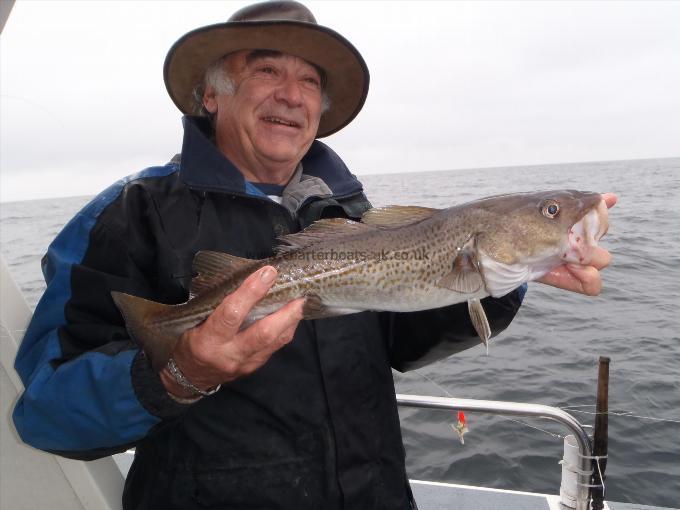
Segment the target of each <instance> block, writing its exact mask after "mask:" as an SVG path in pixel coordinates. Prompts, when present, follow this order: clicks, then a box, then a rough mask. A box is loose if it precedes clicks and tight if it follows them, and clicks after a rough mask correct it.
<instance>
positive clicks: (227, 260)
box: [189, 251, 261, 299]
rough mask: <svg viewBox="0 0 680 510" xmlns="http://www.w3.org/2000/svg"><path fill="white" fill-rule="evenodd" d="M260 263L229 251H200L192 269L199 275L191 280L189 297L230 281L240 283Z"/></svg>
mask: <svg viewBox="0 0 680 510" xmlns="http://www.w3.org/2000/svg"><path fill="white" fill-rule="evenodd" d="M260 265H261V261H259V260H252V259H245V258H242V257H236V256H235V255H230V254H229V253H221V252H216V251H199V252H198V253H197V254H196V256H195V257H194V262H193V266H192V270H193V271H194V273H198V275H197V276H196V277H194V278H193V279H192V280H191V288H190V289H189V299H191V298H194V297H196V296H198V295H199V294H202V293H203V292H206V291H208V290H210V289H214V288H215V287H217V286H219V285H222V284H224V283H227V282H229V281H233V282H234V284H236V283H239V282H240V281H241V280H243V278H244V277H245V276H247V275H248V274H250V273H252V272H253V271H255V268H256V267H259V266H260Z"/></svg>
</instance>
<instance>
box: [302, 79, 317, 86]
mask: <svg viewBox="0 0 680 510" xmlns="http://www.w3.org/2000/svg"><path fill="white" fill-rule="evenodd" d="M303 81H304V82H305V83H308V84H309V85H313V86H314V87H319V80H317V79H316V78H312V77H311V76H310V77H307V78H304V80H303Z"/></svg>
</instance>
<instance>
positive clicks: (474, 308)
mask: <svg viewBox="0 0 680 510" xmlns="http://www.w3.org/2000/svg"><path fill="white" fill-rule="evenodd" d="M467 303H468V313H469V314H470V320H471V321H472V325H473V326H474V328H475V331H476V332H477V334H478V335H479V338H480V339H481V340H482V343H483V344H484V346H485V347H486V354H487V356H488V354H489V338H491V326H489V319H487V318H486V312H485V311H484V307H483V306H482V302H481V301H480V300H479V299H477V298H472V299H468V302H467Z"/></svg>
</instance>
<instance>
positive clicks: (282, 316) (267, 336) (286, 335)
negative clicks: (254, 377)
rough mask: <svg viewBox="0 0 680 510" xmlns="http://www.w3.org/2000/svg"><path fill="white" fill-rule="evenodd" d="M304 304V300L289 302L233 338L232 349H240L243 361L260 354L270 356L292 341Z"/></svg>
mask: <svg viewBox="0 0 680 510" xmlns="http://www.w3.org/2000/svg"><path fill="white" fill-rule="evenodd" d="M304 302H305V300H304V299H296V300H295V301H291V302H290V303H288V304H287V305H286V306H284V307H283V308H281V309H280V310H278V311H276V312H274V313H272V314H271V315H268V316H267V317H264V318H262V319H260V320H259V321H257V322H255V323H254V324H252V325H251V326H249V327H248V328H247V329H246V330H245V331H243V332H242V333H241V334H239V335H238V336H237V337H235V338H234V342H236V343H235V344H234V347H238V348H240V350H241V353H242V355H243V357H244V359H245V358H248V357H256V356H259V355H261V354H264V355H270V354H271V353H272V352H274V351H276V350H277V349H280V348H281V347H283V346H284V345H285V344H287V343H288V342H290V340H292V338H293V333H294V332H295V328H296V327H297V325H298V323H299V322H300V320H301V319H302V308H303V306H304ZM239 344H240V345H239Z"/></svg>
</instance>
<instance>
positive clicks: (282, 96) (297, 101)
mask: <svg viewBox="0 0 680 510" xmlns="http://www.w3.org/2000/svg"><path fill="white" fill-rule="evenodd" d="M274 98H275V99H276V100H277V101H282V102H284V103H286V104H287V105H288V106H291V107H293V106H301V105H302V91H301V90H300V84H299V83H298V81H297V80H296V79H295V78H293V77H286V78H284V79H283V80H282V81H281V83H280V84H279V86H278V87H277V89H276V91H275V93H274Z"/></svg>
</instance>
